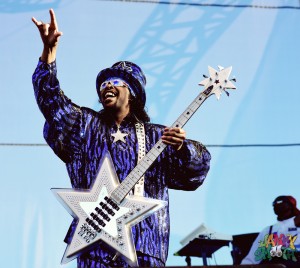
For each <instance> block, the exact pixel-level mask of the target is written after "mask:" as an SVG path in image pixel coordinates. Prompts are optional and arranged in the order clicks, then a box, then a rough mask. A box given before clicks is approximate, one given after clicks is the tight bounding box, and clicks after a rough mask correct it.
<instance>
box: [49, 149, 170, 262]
mask: <svg viewBox="0 0 300 268" xmlns="http://www.w3.org/2000/svg"><path fill="white" fill-rule="evenodd" d="M118 181H119V180H118V177H117V174H116V173H115V169H114V167H113V165H112V160H111V158H110V155H109V154H107V155H106V156H105V157H104V159H103V161H102V164H101V168H100V170H99V173H98V176H97V177H96V179H95V183H94V185H93V186H92V188H91V189H90V190H75V189H52V191H53V192H54V193H55V194H56V196H57V197H58V200H59V201H60V202H61V203H62V204H63V206H64V207H65V208H66V209H67V210H68V212H69V213H70V214H71V215H72V216H73V217H74V218H75V219H78V222H77V226H76V230H75V232H74V235H73V237H72V241H71V243H70V244H69V245H68V246H67V248H66V250H65V253H64V256H63V259H62V263H67V262H69V261H71V260H73V259H75V258H76V257H77V256H79V255H81V254H82V253H83V252H85V251H87V250H90V249H91V248H92V247H93V246H96V245H99V242H100V241H103V242H105V243H106V245H108V246H110V247H112V248H113V249H114V250H115V251H116V252H117V253H119V254H120V255H121V256H122V257H123V258H124V259H125V261H126V262H127V263H128V264H130V265H131V266H133V267H136V266H138V263H137V257H136V252H135V247H134V243H133V241H132V235H131V226H133V225H135V224H136V223H138V222H140V221H141V220H143V219H144V218H146V217H148V216H149V215H150V214H152V213H154V212H155V211H156V210H158V209H161V208H162V207H164V206H165V205H166V202H165V201H161V200H156V199H150V198H145V197H142V196H134V195H127V196H126V197H125V198H124V199H123V201H122V204H121V205H120V206H119V205H118V204H117V203H116V202H114V201H113V200H112V199H111V198H109V196H110V194H111V193H112V192H113V191H114V190H115V189H116V188H117V187H118V186H119V187H120V186H121V185H120V184H119V182H118ZM121 187H124V186H121Z"/></svg>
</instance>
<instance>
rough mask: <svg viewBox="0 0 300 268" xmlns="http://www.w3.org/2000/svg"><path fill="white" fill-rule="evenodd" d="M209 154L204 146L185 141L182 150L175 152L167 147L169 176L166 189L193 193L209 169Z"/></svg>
mask: <svg viewBox="0 0 300 268" xmlns="http://www.w3.org/2000/svg"><path fill="white" fill-rule="evenodd" d="M210 159H211V156H210V153H209V152H208V150H207V149H206V147H205V146H204V145H202V144H201V143H199V142H196V141H192V140H185V141H184V144H183V146H182V148H181V149H180V150H179V151H175V150H174V149H173V148H172V147H169V160H168V161H171V163H169V164H168V166H169V168H170V171H169V172H170V174H169V176H168V187H169V188H171V189H178V190H186V191H193V190H196V189H197V188H198V187H199V186H200V185H201V184H202V183H203V181H204V180H205V178H206V176H207V173H208V171H209V168H210Z"/></svg>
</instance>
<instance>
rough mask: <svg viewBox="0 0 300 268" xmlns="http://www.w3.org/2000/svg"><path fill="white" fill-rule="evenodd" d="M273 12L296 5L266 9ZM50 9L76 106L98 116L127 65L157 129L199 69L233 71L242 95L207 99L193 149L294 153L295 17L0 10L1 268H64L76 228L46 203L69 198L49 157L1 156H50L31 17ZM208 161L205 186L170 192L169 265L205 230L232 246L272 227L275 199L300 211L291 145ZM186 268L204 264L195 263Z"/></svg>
mask: <svg viewBox="0 0 300 268" xmlns="http://www.w3.org/2000/svg"><path fill="white" fill-rule="evenodd" d="M177 2H178V1H177ZM189 3H196V1H189ZM210 3H218V1H210ZM219 3H220V2H219ZM222 3H223V1H222ZM226 3H228V4H233V3H240V4H245V3H247V4H252V5H255V4H260V5H264V4H266V5H267V4H269V3H270V2H268V1H227V2H226ZM272 5H274V6H276V5H281V6H298V5H299V3H298V2H297V1H272ZM49 8H54V9H55V12H56V16H57V19H58V23H59V27H60V30H61V31H63V33H64V35H63V36H62V38H61V42H60V45H59V51H58V55H57V65H58V76H59V80H60V83H61V86H62V89H63V90H64V92H65V94H66V95H67V96H68V97H69V98H71V99H72V100H73V102H75V103H77V104H78V105H81V106H87V107H90V108H93V109H95V110H99V109H100V108H101V107H100V105H99V104H98V102H97V95H96V91H95V78H96V75H97V73H98V71H99V70H101V69H103V68H106V67H108V66H111V65H112V64H113V63H114V62H117V61H119V60H130V61H134V62H136V63H137V64H139V65H140V66H141V67H142V68H143V70H144V72H145V73H146V76H147V79H148V81H147V82H148V85H147V104H146V105H147V107H148V111H149V113H150V116H151V119H152V121H153V122H155V123H162V124H165V125H171V124H172V123H173V121H174V120H175V119H176V118H177V117H178V116H179V115H180V113H181V112H183V111H184V109H185V108H186V107H187V106H188V105H189V103H190V102H191V101H192V100H193V99H194V98H195V97H196V96H197V95H198V94H199V92H200V90H201V88H200V87H199V86H198V85H197V84H198V82H200V81H201V80H202V78H203V77H202V74H208V69H207V66H208V65H210V66H212V67H213V68H217V65H222V66H224V67H227V66H232V67H233V71H232V75H234V76H235V77H236V78H237V82H236V86H237V89H236V90H235V91H231V92H230V97H229V98H228V97H227V96H226V95H222V97H221V99H220V100H216V98H215V97H210V98H209V99H208V100H207V101H206V102H205V103H204V104H203V106H202V107H201V108H200V110H199V111H198V112H197V113H196V114H195V115H194V117H193V118H192V119H191V120H190V121H189V122H188V124H187V125H186V127H185V129H186V131H187V134H188V138H191V139H195V140H199V141H201V142H202V143H203V144H205V145H208V146H209V145H222V144H227V145H236V144H250V145H251V144H275V145H276V144H291V143H293V144H299V143H300V142H299V136H300V128H299V126H298V124H297V118H298V115H299V112H300V106H299V104H298V102H299V98H300V91H299V89H298V87H299V85H298V84H299V83H298V78H299V70H300V64H299V59H300V57H299V56H300V52H299V47H300V36H299V35H300V33H299V31H298V25H299V9H292V8H250V7H248V8H247V7H243V8H238V7H222V6H221V7H216V6H196V5H194V6H191V5H165V4H149V3H129V2H119V1H83V0H75V1H70V0H67V1H61V0H52V1H51V0H50V1H35V2H34V3H32V1H3V2H2V3H1V4H0V23H1V25H5V27H2V30H1V34H0V51H1V54H0V60H1V65H0V69H1V72H0V78H1V89H0V90H1V98H0V103H1V105H0V124H1V131H0V143H1V146H0V160H1V161H0V163H1V164H0V167H1V182H2V185H3V188H2V189H3V191H2V194H1V197H0V200H1V205H0V209H1V213H2V215H5V216H4V217H1V220H0V226H1V229H2V230H6V231H5V232H4V233H3V236H2V237H3V239H4V240H3V241H6V243H5V248H4V252H3V253H4V255H5V256H7V257H6V260H7V261H8V263H7V266H10V267H30V268H31V267H33V268H34V267H60V266H59V263H60V259H61V257H62V255H63V252H64V248H65V244H64V243H63V238H64V235H65V232H66V231H67V229H68V225H69V223H70V221H71V216H69V215H68V214H67V212H66V211H65V210H64V208H63V207H62V206H61V205H60V204H59V203H58V202H57V201H56V200H55V198H54V196H53V194H52V193H51V191H50V188H52V187H61V188H63V187H70V182H69V179H68V175H67V172H66V170H65V167H64V164H63V163H62V162H61V161H60V160H59V159H58V158H57V157H56V156H55V155H54V153H53V152H52V151H51V150H50V148H48V147H47V146H17V145H14V146H12V145H11V146H8V145H5V144H8V143H9V144H27V145H29V144H44V143H45V142H44V140H43V137H42V128H43V124H44V119H43V117H42V115H41V113H40V112H39V109H38V107H37V105H36V103H35V99H34V95H33V90H32V85H31V75H32V73H33V71H34V68H35V66H36V64H37V61H38V57H39V56H40V54H41V51H42V44H41V41H40V39H39V33H38V31H37V29H36V28H35V26H34V25H33V23H32V22H31V17H32V16H34V17H36V18H37V19H41V20H43V21H48V20H49V14H48V10H49ZM208 148H209V150H210V152H211V154H212V162H211V170H210V173H209V175H208V177H207V180H206V181H205V183H204V185H203V186H202V187H201V188H199V189H198V190H197V191H195V192H182V191H170V202H171V204H170V207H171V243H170V251H169V260H168V265H184V264H185V261H184V258H180V257H174V256H173V253H174V252H175V251H176V250H178V249H179V248H180V247H181V245H180V243H179V241H180V240H181V239H183V238H184V237H185V236H186V235H187V234H188V233H190V232H191V231H192V230H194V229H195V228H196V227H198V226H199V225H200V224H201V223H205V224H206V225H207V226H209V227H211V228H212V229H214V230H216V231H217V232H220V233H225V234H230V235H234V234H242V233H250V232H258V231H260V230H261V229H262V228H264V227H265V226H267V225H270V224H272V223H273V222H275V220H276V219H275V216H274V214H273V212H272V207H271V203H272V201H273V199H274V198H275V197H276V196H278V195H281V194H287V195H293V196H294V197H296V198H297V199H300V195H299V191H298V189H299V175H298V166H299V165H298V159H299V147H298V146H280V147H279V146H273V147H272V146H270V147H262V146H250V147H230V148H224V147H208ZM216 260H217V263H219V264H221V263H231V257H230V248H223V249H222V250H220V251H219V252H217V253H216ZM192 263H193V264H201V263H202V262H201V260H200V259H196V258H195V259H193V260H192ZM212 263H214V261H212ZM73 265H74V264H73ZM66 267H72V264H70V265H67V266H66Z"/></svg>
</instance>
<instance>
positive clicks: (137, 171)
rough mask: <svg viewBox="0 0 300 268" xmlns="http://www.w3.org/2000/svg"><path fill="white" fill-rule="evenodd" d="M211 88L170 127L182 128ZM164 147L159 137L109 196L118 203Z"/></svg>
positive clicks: (209, 93)
mask: <svg viewBox="0 0 300 268" xmlns="http://www.w3.org/2000/svg"><path fill="white" fill-rule="evenodd" d="M211 90H212V87H211V88H209V89H206V90H205V91H204V92H201V93H200V94H199V95H198V96H197V97H196V98H195V99H194V100H193V102H192V103H191V104H190V105H189V106H188V108H187V109H186V110H185V111H184V112H183V113H182V114H181V115H180V116H179V117H178V119H177V120H176V121H175V122H174V123H173V124H172V126H171V127H179V128H182V127H183V126H184V125H185V124H186V123H187V122H188V120H189V119H190V118H191V117H192V116H193V114H194V113H195V112H196V111H197V109H198V108H199V107H200V106H201V105H202V103H203V102H204V101H205V100H206V99H207V98H208V97H209V96H211V95H212V94H211ZM166 147H167V145H166V144H165V143H163V142H162V139H160V140H159V141H158V142H157V143H156V144H155V145H154V147H153V148H152V149H151V150H150V151H149V152H148V153H147V154H146V155H145V156H144V157H143V159H141V160H140V161H139V162H138V164H137V165H136V167H135V168H134V169H133V170H132V171H131V172H130V173H129V174H128V176H127V177H126V178H125V179H124V180H123V182H122V183H121V184H120V185H119V186H118V187H117V188H116V189H115V190H114V191H113V192H112V193H111V198H112V199H114V201H115V202H117V203H118V204H120V203H121V201H122V200H123V199H124V198H125V197H126V196H127V194H128V193H129V192H130V191H131V190H132V189H133V188H134V186H135V184H136V183H137V182H138V181H139V179H140V178H141V177H142V176H143V175H144V174H145V172H146V171H147V170H148V168H149V167H150V166H151V165H152V164H153V162H154V161H155V160H156V159H157V157H158V156H159V155H160V154H161V153H162V151H163V150H164V149H165V148H166Z"/></svg>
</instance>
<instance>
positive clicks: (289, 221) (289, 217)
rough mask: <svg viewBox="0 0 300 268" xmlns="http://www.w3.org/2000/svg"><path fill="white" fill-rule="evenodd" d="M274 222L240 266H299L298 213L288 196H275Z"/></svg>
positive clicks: (299, 224)
mask: <svg viewBox="0 0 300 268" xmlns="http://www.w3.org/2000/svg"><path fill="white" fill-rule="evenodd" d="M273 209H274V213H275V214H276V215H277V220H278V221H277V223H275V224H274V225H271V226H267V227H266V228H264V229H263V230H262V231H261V232H260V233H259V234H258V236H257V238H256V239H255V241H254V242H253V244H252V247H251V249H250V251H249V253H248V255H247V256H246V257H245V258H244V259H243V260H242V262H241V264H268V263H269V264H271V263H282V264H285V265H286V266H287V267H298V268H299V267H300V255H299V251H300V237H299V234H300V211H299V209H298V208H297V201H296V199H295V198H294V197H292V196H286V195H282V196H278V197H277V198H276V199H275V200H274V201H273Z"/></svg>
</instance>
